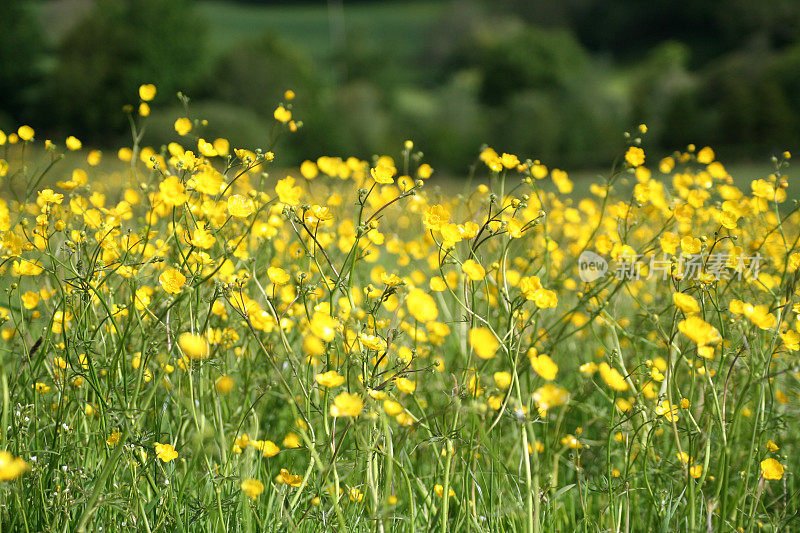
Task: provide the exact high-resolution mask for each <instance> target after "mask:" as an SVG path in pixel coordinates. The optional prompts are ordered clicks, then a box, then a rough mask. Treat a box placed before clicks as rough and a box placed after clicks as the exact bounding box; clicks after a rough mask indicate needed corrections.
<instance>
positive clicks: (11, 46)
mask: <svg viewBox="0 0 800 533" xmlns="http://www.w3.org/2000/svg"><path fill="white" fill-rule="evenodd" d="M34 8H35V5H34V2H32V1H30V0H0V115H2V114H3V113H5V114H8V115H9V117H12V118H14V119H16V120H23V119H25V118H27V116H26V110H29V109H30V107H29V106H30V105H31V104H33V103H34V101H35V99H36V96H37V94H36V90H37V85H36V84H37V81H38V79H39V77H40V75H41V66H42V65H41V63H42V57H43V56H42V54H43V52H44V39H43V37H42V33H41V27H40V25H39V19H38V16H37V13H36V12H35V10H34Z"/></svg>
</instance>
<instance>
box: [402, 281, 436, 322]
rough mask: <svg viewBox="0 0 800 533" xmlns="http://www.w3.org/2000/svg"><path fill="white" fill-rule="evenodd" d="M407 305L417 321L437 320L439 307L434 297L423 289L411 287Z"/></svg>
mask: <svg viewBox="0 0 800 533" xmlns="http://www.w3.org/2000/svg"><path fill="white" fill-rule="evenodd" d="M406 307H408V312H409V313H411V316H413V317H414V318H415V319H416V320H417V321H419V322H422V323H426V322H430V321H432V320H436V318H437V317H438V316H439V308H438V307H437V306H436V301H435V300H434V299H433V297H432V296H431V295H430V294H428V293H427V292H425V291H423V290H422V289H411V290H410V291H408V296H407V297H406Z"/></svg>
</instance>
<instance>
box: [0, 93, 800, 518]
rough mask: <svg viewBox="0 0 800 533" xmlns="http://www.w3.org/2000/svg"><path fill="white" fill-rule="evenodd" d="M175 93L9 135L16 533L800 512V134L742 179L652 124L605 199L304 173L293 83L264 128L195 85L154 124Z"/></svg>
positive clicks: (0, 304)
mask: <svg viewBox="0 0 800 533" xmlns="http://www.w3.org/2000/svg"><path fill="white" fill-rule="evenodd" d="M155 95H156V88H155V87H154V86H152V85H148V84H146V85H143V86H142V87H141V88H140V90H139V95H138V96H139V101H138V103H137V104H136V105H132V106H130V108H129V109H128V110H127V112H128V114H129V118H130V125H131V131H132V137H133V140H132V145H131V146H130V147H126V148H122V149H120V150H119V152H118V153H117V154H111V153H108V152H106V153H100V152H98V151H96V150H91V149H88V148H84V147H83V146H82V143H81V141H80V140H79V139H77V138H75V137H69V138H67V139H66V140H65V141H64V140H60V141H53V142H51V141H49V140H45V139H40V138H39V137H38V135H37V133H36V131H35V130H34V129H33V128H31V127H30V126H25V125H23V126H21V127H19V128H18V130H16V131H14V132H0V157H1V159H0V176H2V177H1V178H0V180H2V182H1V184H0V185H1V186H2V189H0V190H1V191H2V196H0V236H1V237H2V239H0V289H2V294H0V296H1V298H0V336H1V338H0V528H1V529H2V531H26V532H28V531H101V530H102V531H109V530H114V531H117V530H126V531H148V532H153V531H278V530H280V531H320V530H327V529H333V530H340V531H381V532H383V531H431V530H438V531H504V530H513V531H626V532H627V531H668V530H670V529H674V530H679V531H700V530H702V531H751V530H764V531H785V530H790V529H792V528H793V527H797V524H798V521H797V518H796V516H797V513H798V498H797V496H798V484H797V483H796V478H795V476H794V473H795V472H796V471H797V469H798V467H800V463H798V461H797V459H796V448H797V445H798V434H797V433H795V432H794V430H792V428H793V427H796V426H794V425H795V424H797V423H798V410H797V409H796V407H795V406H796V402H797V396H798V386H799V385H800V381H798V380H799V379H800V369H798V365H797V351H798V349H800V334H799V332H800V320H798V318H797V315H798V314H800V297H798V267H800V249H798V242H799V241H800V214H798V205H797V203H796V202H789V201H787V187H788V183H787V179H786V176H785V170H786V168H787V166H788V164H789V159H790V157H791V156H790V154H789V153H784V154H781V155H780V156H777V157H775V158H773V162H774V172H773V173H772V174H770V175H769V176H761V177H758V178H756V179H753V180H752V183H750V182H749V181H748V186H747V187H742V188H739V187H737V186H736V185H735V184H734V181H733V178H732V177H731V176H730V175H729V173H728V172H727V171H726V168H725V166H724V165H723V163H721V162H719V161H717V160H716V158H715V154H714V152H713V150H712V149H711V148H708V147H705V148H700V147H698V148H695V147H693V146H689V147H687V148H686V149H685V150H683V151H679V152H675V153H674V154H672V155H669V156H667V157H664V158H660V157H652V158H651V157H650V156H649V154H647V153H646V152H645V150H644V147H646V139H647V136H646V130H647V128H646V126H644V125H641V126H639V127H638V128H637V129H636V130H635V131H633V132H631V133H630V134H626V136H625V142H626V146H625V147H624V148H623V149H621V151H620V154H619V158H618V161H616V162H615V163H614V164H613V166H612V167H611V169H610V170H609V171H608V172H607V173H606V174H605V175H604V176H602V177H598V179H597V180H596V182H594V183H592V184H575V185H578V186H579V187H581V188H582V189H585V190H582V191H573V187H574V184H573V182H572V181H571V179H570V177H569V175H568V174H567V172H565V171H563V170H559V169H555V168H548V167H547V166H546V162H540V161H538V160H532V159H528V158H527V157H528V156H529V155H533V154H517V155H514V154H508V153H503V151H502V147H497V150H494V149H492V148H490V147H484V148H483V149H482V150H481V151H480V153H479V157H478V158H476V163H475V166H474V167H473V171H472V173H471V175H470V176H467V177H464V179H463V180H462V181H459V182H458V183H457V184H455V185H454V184H452V183H450V182H448V183H445V182H441V183H437V176H436V173H435V171H434V169H432V168H431V166H430V165H428V164H426V163H425V158H424V155H423V153H422V152H420V151H419V150H418V148H417V147H416V146H415V145H414V144H413V142H411V141H406V142H405V143H404V144H401V145H399V146H398V153H397V154H393V155H382V156H375V157H373V158H371V159H369V160H360V159H357V158H354V157H349V158H341V157H320V158H318V159H316V160H314V161H310V160H308V161H303V162H302V163H301V162H297V163H301V164H299V165H296V168H292V167H293V165H294V164H295V162H291V161H281V159H280V142H279V141H280V138H281V137H282V136H284V135H291V134H292V132H293V131H295V130H296V129H297V128H299V127H302V123H301V122H299V121H297V122H296V121H295V120H296V119H295V118H294V117H293V116H292V102H293V101H294V94H293V93H292V92H291V91H287V93H286V94H285V97H284V102H282V103H280V104H279V105H278V106H277V108H276V110H275V113H274V118H275V121H274V123H273V124H272V125H268V126H266V130H267V131H271V138H270V141H269V143H268V144H267V145H265V146H263V147H262V148H261V149H257V150H249V149H241V148H238V147H234V146H230V143H229V142H228V141H226V140H225V139H205V138H204V137H203V131H204V127H205V122H204V121H203V117H194V116H192V112H191V106H190V105H188V104H189V102H188V100H187V99H186V98H183V101H184V104H186V117H185V118H181V119H179V120H178V121H177V122H175V138H176V142H173V143H170V144H169V145H167V146H161V147H148V146H141V145H140V140H141V139H142V133H143V131H144V130H145V128H146V127H147V121H148V115H149V113H150V107H149V105H150V102H151V101H152V100H153V98H154V96H155ZM133 96H134V95H132V97H133ZM299 118H302V117H299ZM273 150H274V151H275V153H273ZM531 150H532V152H535V147H531ZM275 154H278V155H275ZM457 190H458V191H461V192H456V191H457ZM587 252H591V253H590V254H589V255H587ZM586 257H592V258H594V260H595V261H596V263H597V264H596V265H595V266H596V268H594V269H589V270H587V269H586V268H584V267H585V265H583V264H582V261H583V260H584V259H583V258H586ZM597 265H600V266H597ZM603 265H606V266H607V270H606V266H603ZM601 267H602V268H601Z"/></svg>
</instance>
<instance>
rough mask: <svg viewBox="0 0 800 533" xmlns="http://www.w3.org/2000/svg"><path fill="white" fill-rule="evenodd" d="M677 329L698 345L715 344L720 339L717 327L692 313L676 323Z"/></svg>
mask: <svg viewBox="0 0 800 533" xmlns="http://www.w3.org/2000/svg"><path fill="white" fill-rule="evenodd" d="M678 329H679V330H680V332H681V333H683V334H684V335H686V336H687V337H689V338H690V339H691V340H693V341H694V342H695V344H697V345H698V346H700V347H702V346H707V345H710V344H716V343H718V342H719V341H721V340H722V338H721V337H720V336H719V331H717V328H715V327H714V326H712V325H711V324H709V323H708V322H706V321H705V320H703V319H702V318H700V317H699V316H695V315H693V316H690V317H688V318H687V319H685V320H681V321H680V322H679V323H678Z"/></svg>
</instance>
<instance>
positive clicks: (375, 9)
mask: <svg viewBox="0 0 800 533" xmlns="http://www.w3.org/2000/svg"><path fill="white" fill-rule="evenodd" d="M444 7H445V4H443V3H439V2H420V1H399V2H383V3H365V4H360V3H359V4H355V5H352V6H351V5H348V4H347V2H345V6H344V9H343V18H342V17H341V16H340V14H339V13H338V12H337V10H335V9H329V8H328V6H327V4H326V3H324V2H319V3H318V4H313V5H311V4H305V3H302V4H299V5H286V6H256V5H251V4H237V3H233V2H220V1H214V0H202V1H200V2H198V9H199V10H200V12H201V14H202V15H204V17H205V18H206V20H207V21H208V25H209V33H210V35H209V40H210V43H209V44H210V46H209V47H208V49H209V50H213V52H214V53H215V54H223V53H224V52H225V51H227V50H229V49H230V48H232V47H234V46H236V45H237V44H239V43H241V42H242V41H245V40H247V39H251V38H255V37H258V36H260V35H263V34H266V33H270V32H275V33H278V34H280V35H282V36H283V37H285V38H287V39H288V40H290V41H291V42H293V43H295V44H296V45H297V46H299V47H302V48H304V49H305V50H306V51H307V52H308V53H310V54H311V55H312V57H314V59H316V60H324V59H326V58H327V57H329V56H330V54H331V52H332V51H333V49H334V47H335V45H336V42H337V37H336V32H337V31H340V28H341V26H340V24H341V22H343V28H344V31H345V34H347V32H350V31H356V32H359V33H363V34H365V35H366V36H367V37H368V38H370V39H374V40H380V41H381V42H382V43H384V44H388V43H390V44H391V48H392V49H393V51H394V52H395V53H399V54H401V55H404V56H410V55H413V53H414V52H416V51H418V50H419V49H420V47H421V45H422V43H423V42H424V39H425V36H426V35H427V34H428V32H429V31H430V30H431V29H432V28H431V27H432V25H433V24H434V23H435V21H436V19H437V18H438V17H439V16H440V15H441V13H442V12H443V10H444ZM340 21H341V22H340ZM332 25H333V31H332Z"/></svg>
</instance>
